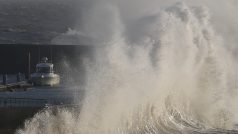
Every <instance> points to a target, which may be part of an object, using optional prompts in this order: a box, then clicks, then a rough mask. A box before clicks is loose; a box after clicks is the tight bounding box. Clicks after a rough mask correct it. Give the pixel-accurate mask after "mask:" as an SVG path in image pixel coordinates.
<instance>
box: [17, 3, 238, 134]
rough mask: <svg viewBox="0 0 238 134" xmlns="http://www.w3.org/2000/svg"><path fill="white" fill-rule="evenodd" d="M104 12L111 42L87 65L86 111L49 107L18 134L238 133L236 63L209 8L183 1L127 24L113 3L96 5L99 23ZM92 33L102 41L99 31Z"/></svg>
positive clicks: (104, 44)
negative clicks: (211, 19) (217, 31)
mask: <svg viewBox="0 0 238 134" xmlns="http://www.w3.org/2000/svg"><path fill="white" fill-rule="evenodd" d="M101 11H103V13H104V12H107V11H108V12H109V11H110V13H108V12H107V14H106V15H107V17H106V18H107V19H109V20H110V21H108V22H110V23H112V24H110V26H111V29H110V30H108V31H107V34H108V35H110V38H108V37H107V38H105V39H101V38H100V41H99V46H96V47H95V48H96V49H95V53H94V57H95V59H94V60H92V61H90V60H85V62H84V64H85V67H86V74H87V77H86V81H87V82H86V87H85V90H86V94H85V99H84V102H83V105H82V107H81V108H80V110H79V111H80V112H78V111H77V112H75V111H73V112H72V111H70V110H68V109H64V110H62V109H58V112H56V114H53V113H52V112H51V111H52V110H51V109H48V110H45V111H44V112H41V113H38V114H37V115H36V116H35V117H34V118H33V119H30V120H29V121H27V122H26V124H25V127H24V128H22V129H19V130H18V131H17V132H16V133H18V134H41V133H42V134H52V133H62V134H64V133H65V134H66V133H67V134H68V133H72V134H94V133H99V134H107V133H109V134H112V133H122V134H171V133H174V134H177V133H178V134H180V133H189V134H190V133H196V134H198V133H228V132H231V133H232V132H235V129H236V123H237V121H238V120H237V119H238V118H237V103H236V101H237V97H236V96H237V87H238V85H237V82H236V77H237V76H236V75H237V71H236V70H235V68H236V62H235V61H234V60H233V58H232V56H231V55H230V53H229V52H228V51H227V50H226V48H225V46H224V43H223V40H222V38H221V37H220V36H219V35H217V34H216V32H215V31H214V28H213V26H212V25H211V22H210V15H209V11H208V9H206V8H204V7H190V6H187V5H186V4H185V3H177V4H175V5H172V6H170V7H168V8H166V9H164V10H161V11H159V12H156V13H153V14H150V15H146V16H144V17H141V18H139V19H137V20H136V21H135V23H131V25H124V24H123V22H122V20H121V16H120V10H119V9H118V8H116V7H115V6H114V5H107V6H105V7H103V8H101V7H98V8H96V9H95V14H94V15H95V16H98V17H101V16H100V12H101ZM98 12H99V14H97V13H98ZM97 23H98V22H97ZM91 25H94V26H95V24H94V23H93V22H91ZM89 26H90V25H89ZM86 32H87V33H86V34H87V35H94V37H100V36H98V35H97V34H98V33H100V32H99V31H97V32H95V33H96V34H95V33H94V31H86ZM92 33H94V34H92ZM109 33H110V34H109ZM102 34H103V32H102ZM100 44H103V45H100Z"/></svg>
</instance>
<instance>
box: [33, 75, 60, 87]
mask: <svg viewBox="0 0 238 134" xmlns="http://www.w3.org/2000/svg"><path fill="white" fill-rule="evenodd" d="M31 82H32V83H33V84H34V85H37V86H56V85H59V83H60V77H59V75H57V74H54V75H33V76H31Z"/></svg>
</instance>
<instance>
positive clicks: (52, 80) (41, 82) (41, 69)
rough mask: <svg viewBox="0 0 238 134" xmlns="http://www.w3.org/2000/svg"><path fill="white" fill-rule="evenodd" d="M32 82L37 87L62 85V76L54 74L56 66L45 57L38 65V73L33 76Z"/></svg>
mask: <svg viewBox="0 0 238 134" xmlns="http://www.w3.org/2000/svg"><path fill="white" fill-rule="evenodd" d="M30 80H31V82H32V83H33V84H34V85H37V86H56V85H59V83H60V76H59V75H58V74H55V73H54V65H53V64H52V63H49V62H48V58H47V57H44V58H42V60H41V62H40V63H38V64H37V65H36V72H35V73H33V74H31V79H30Z"/></svg>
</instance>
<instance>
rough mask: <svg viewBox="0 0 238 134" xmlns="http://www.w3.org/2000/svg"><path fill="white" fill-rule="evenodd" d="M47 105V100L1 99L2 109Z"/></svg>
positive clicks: (0, 105)
mask: <svg viewBox="0 0 238 134" xmlns="http://www.w3.org/2000/svg"><path fill="white" fill-rule="evenodd" d="M47 104H48V100H46V99H32V98H0V107H42V106H45V105H47Z"/></svg>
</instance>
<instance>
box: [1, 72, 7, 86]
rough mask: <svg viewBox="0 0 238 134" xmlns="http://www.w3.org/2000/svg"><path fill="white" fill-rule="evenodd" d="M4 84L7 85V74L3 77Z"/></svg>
mask: <svg viewBox="0 0 238 134" xmlns="http://www.w3.org/2000/svg"><path fill="white" fill-rule="evenodd" d="M2 83H3V85H7V74H4V75H3V79H2Z"/></svg>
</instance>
